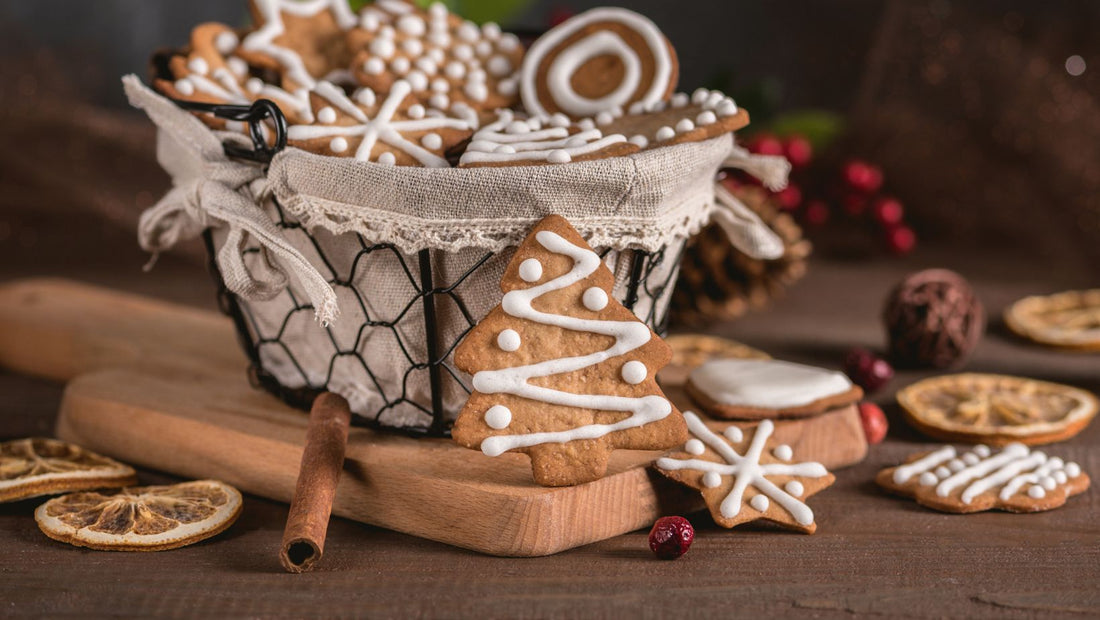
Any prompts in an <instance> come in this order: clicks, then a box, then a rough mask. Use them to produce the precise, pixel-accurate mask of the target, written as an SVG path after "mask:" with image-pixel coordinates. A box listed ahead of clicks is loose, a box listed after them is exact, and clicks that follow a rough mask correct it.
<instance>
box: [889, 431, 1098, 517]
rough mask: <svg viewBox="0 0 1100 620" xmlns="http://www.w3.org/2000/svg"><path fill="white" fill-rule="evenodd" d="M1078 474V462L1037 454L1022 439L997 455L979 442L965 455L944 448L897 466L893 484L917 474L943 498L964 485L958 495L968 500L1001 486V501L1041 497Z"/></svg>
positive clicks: (999, 494) (918, 477)
mask: <svg viewBox="0 0 1100 620" xmlns="http://www.w3.org/2000/svg"><path fill="white" fill-rule="evenodd" d="M1080 475H1081V466H1080V465H1078V464H1077V463H1074V462H1072V461H1071V462H1068V463H1067V462H1065V461H1063V460H1062V459H1061V458H1058V457H1049V456H1047V454H1046V453H1045V452H1042V451H1038V450H1036V451H1034V452H1033V451H1031V449H1029V448H1028V447H1027V446H1025V445H1023V444H1021V443H1010V444H1008V445H1007V446H1005V448H1004V450H1002V451H1001V452H998V453H996V454H993V453H992V452H991V451H990V449H989V448H988V447H987V446H982V445H979V446H975V447H974V449H973V450H971V451H969V452H967V453H965V454H963V455H962V456H961V457H960V456H959V455H958V453H957V452H956V451H955V448H954V447H952V446H945V447H943V448H940V449H939V450H936V451H935V452H932V453H930V454H928V455H926V456H924V457H922V458H921V459H919V460H916V461H914V462H912V463H909V464H908V465H902V466H901V467H898V468H897V469H896V470H894V482H895V483H896V484H905V483H906V482H908V481H909V480H911V479H912V478H913V477H914V476H917V481H918V483H919V484H921V485H922V486H935V491H936V495H937V496H939V497H949V496H950V495H951V494H952V492H954V491H955V490H957V489H959V488H962V494H961V496H960V499H961V501H962V502H963V503H964V504H970V503H971V502H973V501H974V500H975V499H976V498H977V497H978V496H979V495H981V494H983V493H986V492H989V491H993V490H996V489H998V488H999V489H1000V490H999V491H998V493H997V496H998V497H999V498H1000V499H1001V500H1002V501H1004V500H1008V499H1011V498H1012V496H1014V495H1016V494H1017V493H1021V492H1024V493H1027V495H1028V496H1029V497H1031V498H1033V499H1041V498H1043V497H1045V496H1046V494H1047V493H1048V492H1050V491H1053V490H1054V489H1056V488H1057V487H1058V485H1062V484H1065V483H1066V481H1067V480H1069V479H1070V478H1076V477H1077V476H1080ZM964 485H965V486H964Z"/></svg>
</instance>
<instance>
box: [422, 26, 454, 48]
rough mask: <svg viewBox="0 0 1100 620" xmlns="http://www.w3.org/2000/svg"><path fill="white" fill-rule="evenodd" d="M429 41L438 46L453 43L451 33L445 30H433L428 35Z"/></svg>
mask: <svg viewBox="0 0 1100 620" xmlns="http://www.w3.org/2000/svg"><path fill="white" fill-rule="evenodd" d="M428 43H431V44H432V45H435V46H437V47H447V46H448V45H450V44H451V35H449V34H447V33H446V32H445V31H439V32H433V33H431V34H430V35H428ZM433 51H434V50H433Z"/></svg>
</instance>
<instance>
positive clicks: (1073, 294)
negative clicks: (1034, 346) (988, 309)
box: [1004, 289, 1100, 351]
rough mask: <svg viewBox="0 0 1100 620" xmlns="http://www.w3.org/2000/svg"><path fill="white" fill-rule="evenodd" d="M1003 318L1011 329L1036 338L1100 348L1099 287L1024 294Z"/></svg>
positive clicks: (1087, 348)
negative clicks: (1053, 292) (1054, 292)
mask: <svg viewBox="0 0 1100 620" xmlns="http://www.w3.org/2000/svg"><path fill="white" fill-rule="evenodd" d="M1004 318H1005V324H1006V325H1008V327H1009V329H1011V330H1012V331H1013V332H1015V333H1017V334H1019V335H1020V336H1023V337H1024V338H1027V339H1029V340H1031V341H1033V342H1038V343H1040V344H1045V345H1050V346H1055V347H1064V348H1067V349H1077V350H1082V351H1100V289H1092V290H1083V291H1065V292H1062V293H1056V294H1054V295H1045V296H1033V297H1025V298H1023V299H1021V300H1019V301H1017V302H1016V303H1014V304H1012V305H1011V306H1009V307H1008V309H1007V310H1005V313H1004Z"/></svg>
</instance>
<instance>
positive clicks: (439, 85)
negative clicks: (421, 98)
mask: <svg viewBox="0 0 1100 620" xmlns="http://www.w3.org/2000/svg"><path fill="white" fill-rule="evenodd" d="M449 90H451V85H450V84H449V83H448V82H447V80H444V79H443V78H435V79H434V80H432V92H437V93H445V92H447V91H449Z"/></svg>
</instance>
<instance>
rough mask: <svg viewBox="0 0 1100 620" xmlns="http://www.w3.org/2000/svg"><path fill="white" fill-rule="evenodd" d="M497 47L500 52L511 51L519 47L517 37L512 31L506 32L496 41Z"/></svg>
mask: <svg viewBox="0 0 1100 620" xmlns="http://www.w3.org/2000/svg"><path fill="white" fill-rule="evenodd" d="M497 47H498V48H499V49H500V51H502V52H511V51H514V50H517V49H519V37H517V36H516V35H514V34H512V33H510V32H509V33H506V34H504V35H503V36H501V37H500V41H497Z"/></svg>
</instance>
